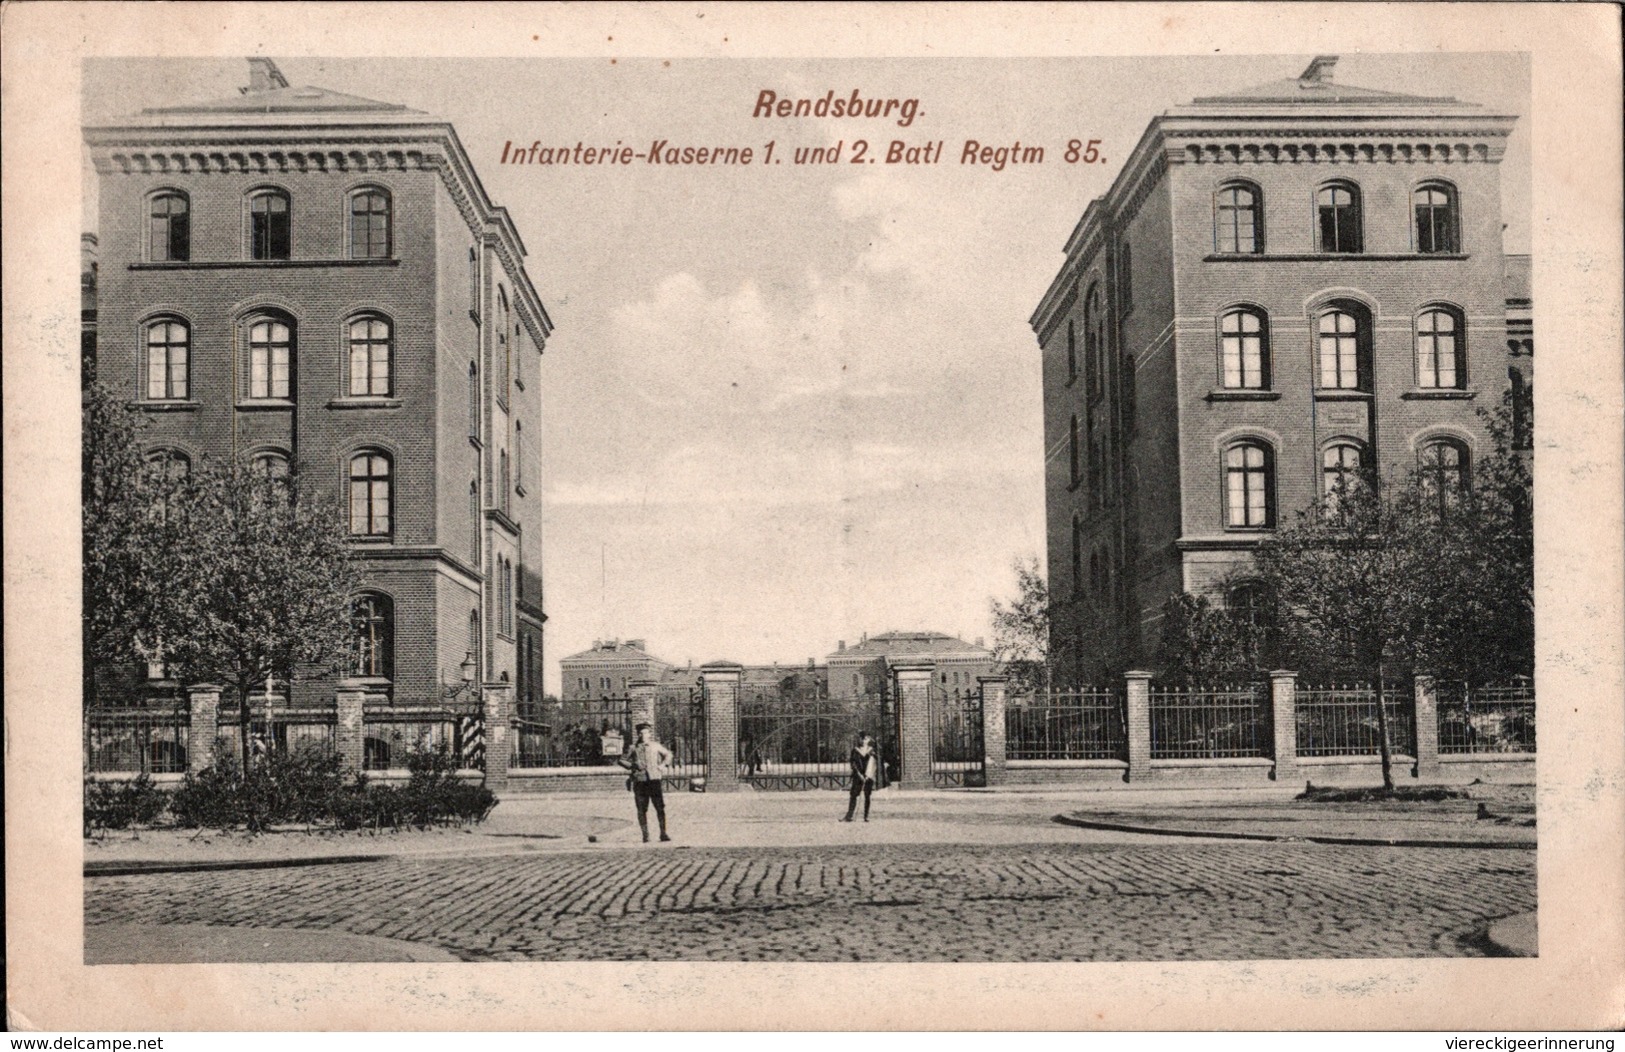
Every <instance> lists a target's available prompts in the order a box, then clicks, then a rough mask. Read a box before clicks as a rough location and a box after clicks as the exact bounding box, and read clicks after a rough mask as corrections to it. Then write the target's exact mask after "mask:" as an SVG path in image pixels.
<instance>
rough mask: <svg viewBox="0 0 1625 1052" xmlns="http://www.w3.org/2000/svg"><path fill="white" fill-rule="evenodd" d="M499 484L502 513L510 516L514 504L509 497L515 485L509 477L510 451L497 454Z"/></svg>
mask: <svg viewBox="0 0 1625 1052" xmlns="http://www.w3.org/2000/svg"><path fill="white" fill-rule="evenodd" d="M497 482H498V484H499V485H500V486H501V487H502V513H503V514H504V515H506V514H509V513H510V512H511V511H512V508H513V506H512V504H511V502H510V501H509V499H508V495H509V494H510V493H512V492H513V483H512V480H511V479H510V477H509V475H508V451H507V450H506V449H504V450H502V451H500V452H499V453H498V454H497Z"/></svg>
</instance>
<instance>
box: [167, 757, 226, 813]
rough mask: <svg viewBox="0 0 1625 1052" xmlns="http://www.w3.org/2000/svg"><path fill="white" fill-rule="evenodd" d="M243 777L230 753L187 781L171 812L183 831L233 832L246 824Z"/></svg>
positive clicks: (174, 799)
mask: <svg viewBox="0 0 1625 1052" xmlns="http://www.w3.org/2000/svg"><path fill="white" fill-rule="evenodd" d="M244 795H245V794H244V791H243V774H242V768H241V767H239V766H238V764H237V758H236V757H234V756H232V755H231V754H229V753H226V754H223V755H221V756H220V757H219V758H218V759H217V760H216V761H215V763H214V764H213V765H212V766H210V767H206V768H204V769H203V770H202V771H199V772H198V773H196V774H190V773H189V774H187V776H186V781H184V782H182V783H181V787H180V788H179V789H177V790H176V791H175V795H174V797H173V798H172V799H171V800H170V803H169V811H170V814H171V815H173V816H174V818H175V824H176V825H178V826H180V827H181V828H182V829H232V828H234V827H236V826H238V825H241V824H242V823H243V821H244V811H245V808H244V806H243V798H244Z"/></svg>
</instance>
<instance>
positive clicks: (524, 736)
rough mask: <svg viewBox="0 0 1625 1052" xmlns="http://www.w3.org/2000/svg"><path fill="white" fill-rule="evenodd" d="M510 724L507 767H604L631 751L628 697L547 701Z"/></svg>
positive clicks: (630, 713) (630, 710) (630, 714)
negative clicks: (512, 737)
mask: <svg viewBox="0 0 1625 1052" xmlns="http://www.w3.org/2000/svg"><path fill="white" fill-rule="evenodd" d="M532 711H533V712H534V714H535V717H536V718H534V719H524V720H517V721H515V726H516V727H517V729H518V734H517V739H518V740H517V742H516V747H515V749H514V754H513V758H512V760H511V761H510V762H509V767H518V768H537V767H609V766H613V765H614V764H615V763H616V762H617V761H619V760H620V758H621V756H622V755H623V754H624V753H625V752H626V750H627V749H629V748H631V747H632V741H633V738H632V698H631V696H630V695H621V696H619V697H615V696H609V695H606V696H603V697H598V698H580V699H576V700H568V701H552V702H548V703H546V704H545V705H539V706H537V707H536V708H535V709H533V710H532Z"/></svg>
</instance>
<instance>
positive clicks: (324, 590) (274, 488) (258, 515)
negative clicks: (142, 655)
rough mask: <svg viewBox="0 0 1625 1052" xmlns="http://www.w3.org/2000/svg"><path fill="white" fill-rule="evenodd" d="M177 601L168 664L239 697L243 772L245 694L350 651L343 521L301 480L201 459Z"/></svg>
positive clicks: (330, 668) (190, 489)
mask: <svg viewBox="0 0 1625 1052" xmlns="http://www.w3.org/2000/svg"><path fill="white" fill-rule="evenodd" d="M177 510H179V511H180V512H181V515H180V516H178V518H179V519H180V521H181V522H182V523H183V524H184V533H185V536H186V539H187V544H188V550H187V552H186V554H185V556H184V557H183V558H182V559H180V560H179V561H178V562H179V567H180V570H181V572H182V573H184V575H185V576H186V578H187V580H188V582H189V586H188V589H187V591H186V592H185V600H186V601H185V603H184V604H183V605H181V606H180V608H179V609H176V610H174V611H172V615H173V616H172V623H171V624H168V625H166V626H165V628H166V631H165V634H164V640H165V642H164V660H165V662H166V663H167V664H168V666H169V669H170V671H171V674H172V675H174V676H175V677H176V678H177V679H180V680H182V681H183V682H201V681H205V680H219V681H221V682H222V683H225V684H227V685H229V686H231V687H232V688H233V689H234V691H235V693H236V696H237V703H238V708H239V713H238V718H239V732H240V736H241V742H240V745H241V749H242V755H243V758H244V763H245V765H246V764H248V763H250V762H252V759H251V758H252V750H251V748H250V738H249V728H250V709H249V695H250V693H251V692H252V691H253V690H255V689H257V688H258V687H260V686H262V685H265V684H266V682H267V680H271V679H275V680H279V681H281V682H282V683H285V684H286V683H291V682H292V681H293V680H294V679H295V678H296V677H297V676H299V675H300V674H305V675H325V674H328V673H333V672H337V671H340V670H341V669H343V668H344V667H346V666H347V665H348V664H350V663H351V662H352V661H353V659H354V655H355V645H356V631H355V625H354V622H353V616H354V615H353V604H354V602H355V594H356V591H357V589H358V588H359V587H360V584H361V578H360V571H359V567H358V566H357V565H356V563H355V561H354V559H353V557H352V553H351V551H350V544H349V535H348V532H347V530H346V527H345V523H344V521H343V518H342V517H341V515H340V514H339V512H338V510H337V509H336V508H335V507H333V505H332V503H331V502H329V501H326V500H323V499H320V498H319V497H317V496H315V495H312V494H311V493H310V492H309V491H308V490H306V489H304V488H302V487H300V486H299V484H298V478H297V476H290V477H285V478H284V477H277V476H272V475H267V474H264V473H258V472H254V471H251V470H249V469H248V468H246V467H245V466H243V465H239V464H220V465H209V464H205V465H203V466H202V467H200V468H199V469H198V470H195V471H194V472H193V473H192V475H191V477H190V479H189V484H188V485H187V486H186V487H185V489H184V490H183V493H182V500H181V501H180V507H179V508H178V509H177Z"/></svg>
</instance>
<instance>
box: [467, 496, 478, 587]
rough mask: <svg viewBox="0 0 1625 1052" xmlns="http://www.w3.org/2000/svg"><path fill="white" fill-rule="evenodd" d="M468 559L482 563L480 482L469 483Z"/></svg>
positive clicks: (476, 563) (474, 563)
mask: <svg viewBox="0 0 1625 1052" xmlns="http://www.w3.org/2000/svg"><path fill="white" fill-rule="evenodd" d="M468 537H469V540H468V561H469V562H470V563H472V564H473V565H474V566H479V565H480V483H479V480H478V479H475V480H474V481H472V482H470V483H469V484H468Z"/></svg>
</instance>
